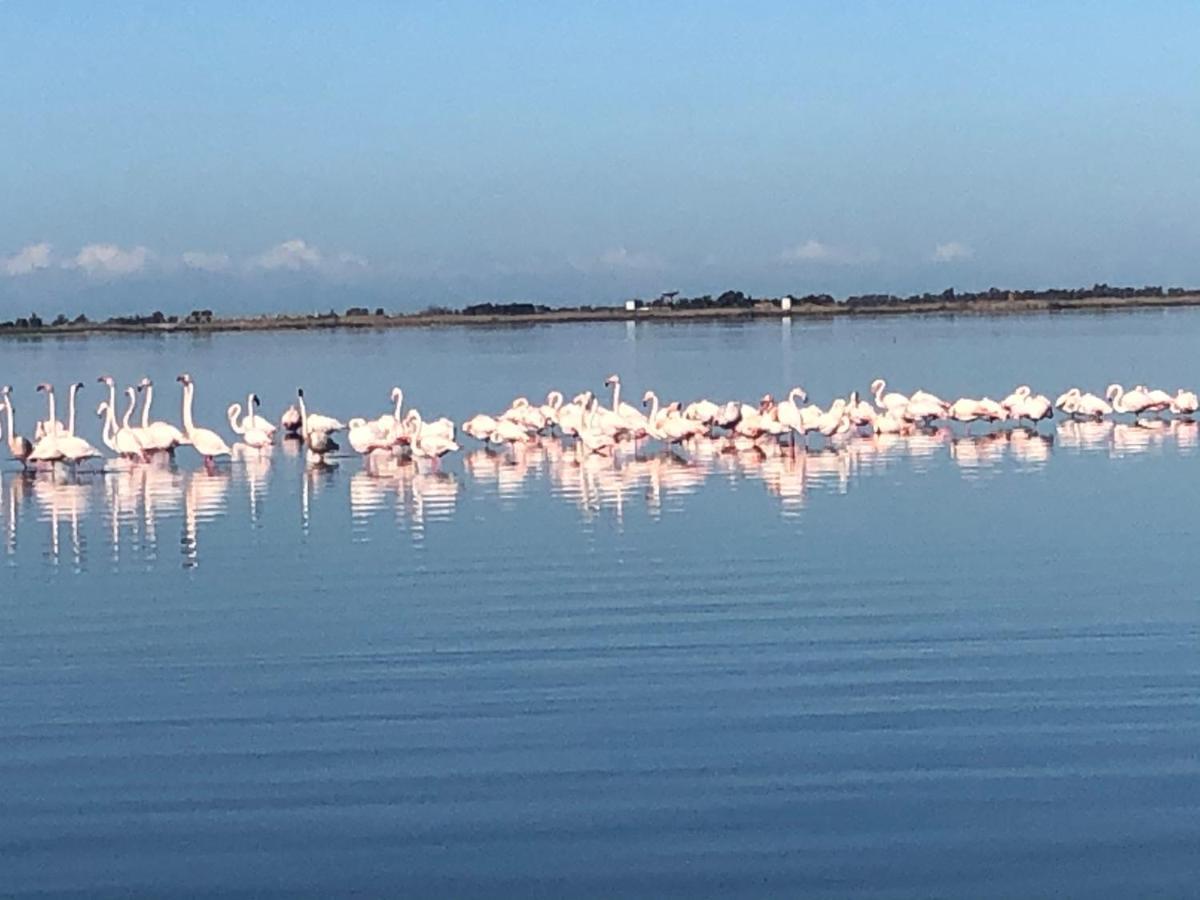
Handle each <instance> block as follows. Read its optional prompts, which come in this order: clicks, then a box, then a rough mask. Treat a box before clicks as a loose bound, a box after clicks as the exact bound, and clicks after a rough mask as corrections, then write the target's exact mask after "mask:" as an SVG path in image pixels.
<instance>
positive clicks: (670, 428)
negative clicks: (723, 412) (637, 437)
mask: <svg viewBox="0 0 1200 900" xmlns="http://www.w3.org/2000/svg"><path fill="white" fill-rule="evenodd" d="M642 403H643V404H644V405H649V406H650V415H649V417H648V418H647V419H646V433H647V434H648V435H650V437H652V438H654V439H655V440H658V441H662V442H663V443H664V444H667V445H668V446H671V445H678V444H682V443H683V442H684V441H686V440H687V439H688V438H694V437H699V436H700V435H702V434H704V432H705V430H706V429H705V427H704V424H703V423H702V422H697V421H695V420H694V419H688V418H686V417H684V415H683V414H682V411H681V409H680V405H679V404H678V403H672V404H670V405H669V406H668V407H667V408H666V409H664V410H662V411H660V410H659V403H658V394H656V393H654V391H646V393H645V394H644V395H642Z"/></svg>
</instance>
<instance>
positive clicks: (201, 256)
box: [180, 250, 230, 272]
mask: <svg viewBox="0 0 1200 900" xmlns="http://www.w3.org/2000/svg"><path fill="white" fill-rule="evenodd" d="M180 259H182V260H183V264H184V265H185V266H187V267H188V268H189V269H199V270H201V271H202V272H224V271H225V270H226V269H228V268H229V265H230V259H229V254H228V253H207V252H205V251H203V250H188V251H187V252H186V253H184V254H183V255H182V256H181V257H180Z"/></svg>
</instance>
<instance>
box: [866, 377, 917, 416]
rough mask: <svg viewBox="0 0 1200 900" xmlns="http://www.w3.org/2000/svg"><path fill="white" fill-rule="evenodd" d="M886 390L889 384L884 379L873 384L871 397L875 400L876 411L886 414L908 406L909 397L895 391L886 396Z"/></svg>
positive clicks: (877, 379) (876, 380)
mask: <svg viewBox="0 0 1200 900" xmlns="http://www.w3.org/2000/svg"><path fill="white" fill-rule="evenodd" d="M886 390H887V382H886V381H884V380H883V379H882V378H876V379H875V380H874V381H872V382H871V396H872V397H874V398H875V407H876V409H879V410H882V411H884V412H892V411H895V410H900V409H903V408H904V407H906V406H908V401H909V398H908V397H905V396H904V395H903V394H899V393H896V392H895V391H893V392H892V393H889V394H885V393H884V391H886Z"/></svg>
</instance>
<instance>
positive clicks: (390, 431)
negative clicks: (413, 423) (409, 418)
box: [351, 386, 404, 446]
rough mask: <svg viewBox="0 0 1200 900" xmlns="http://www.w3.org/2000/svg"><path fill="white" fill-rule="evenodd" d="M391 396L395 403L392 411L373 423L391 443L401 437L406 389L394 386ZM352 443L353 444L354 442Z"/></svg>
mask: <svg viewBox="0 0 1200 900" xmlns="http://www.w3.org/2000/svg"><path fill="white" fill-rule="evenodd" d="M390 397H391V399H392V403H394V404H395V406H394V408H393V409H392V411H391V412H390V413H385V414H384V415H382V416H380V417H379V418H377V419H376V420H375V421H374V422H373V423H371V424H373V425H374V426H375V430H376V431H377V432H378V433H379V434H380V435H382V436H384V437H385V438H386V439H387V441H388V443H389V444H394V443H396V441H397V440H398V439H399V437H400V435H401V432H402V430H403V428H402V425H401V422H400V410H401V409H402V408H403V407H404V391H402V390H401V389H400V388H399V386H397V387H394V388H392V393H391V394H390ZM351 445H352V446H353V442H352V443H351Z"/></svg>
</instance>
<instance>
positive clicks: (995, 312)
mask: <svg viewBox="0 0 1200 900" xmlns="http://www.w3.org/2000/svg"><path fill="white" fill-rule="evenodd" d="M1196 306H1200V291H1198V292H1189V293H1183V294H1175V295H1170V296H1146V297H1087V298H1062V299H1041V298H1039V299H1009V300H973V301H970V302H962V301H955V300H946V299H941V298H938V299H934V300H930V301H920V300H918V301H906V302H903V303H879V304H869V303H868V304H856V305H853V306H850V305H847V304H845V303H832V304H827V303H823V304H812V303H804V302H802V301H797V302H795V303H794V304H793V305H792V307H791V308H790V309H786V310H785V309H782V308H781V307H780V305H779V303H778V301H774V302H772V301H762V302H760V303H757V304H756V305H754V306H753V307H745V306H737V307H706V308H699V309H680V308H670V307H660V306H641V307H639V308H637V309H635V310H629V309H625V308H621V307H598V308H583V309H546V310H540V309H539V310H537V311H535V312H516V313H483V314H478V313H467V312H455V311H436V312H429V311H427V312H416V313H396V314H387V313H382V314H379V313H374V314H373V313H370V312H365V311H353V312H347V313H346V314H334V313H323V314H315V315H314V314H306V315H295V314H282V315H257V316H227V317H220V316H215V315H213V316H211V318H199V319H197V318H194V317H193V316H189V317H188V318H186V319H182V318H181V319H177V320H175V321H170V320H164V321H137V322H131V321H128V319H130V318H135V317H124V318H125V319H126V321H114V320H109V321H104V322H92V321H87V322H78V321H75V322H65V323H59V324H45V323H43V324H40V325H27V326H22V325H20V324H18V325H6V326H4V327H0V338H14V337H15V338H29V337H70V336H87V335H100V334H133V335H154V334H210V333H217V332H255V331H318V330H331V329H337V330H345V329H389V328H442V327H454V326H460V327H468V328H470V327H480V326H496V325H553V324H560V323H580V322H702V321H729V320H735V319H748V320H753V319H780V318H791V319H840V318H879V317H891V316H910V315H918V316H919V315H959V316H1002V315H1020V314H1027V313H1039V312H1046V313H1057V312H1096V311H1106V310H1129V309H1170V308H1180V307H1183V308H1186V307H1196ZM144 318H145V319H147V320H148V319H150V317H144Z"/></svg>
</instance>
